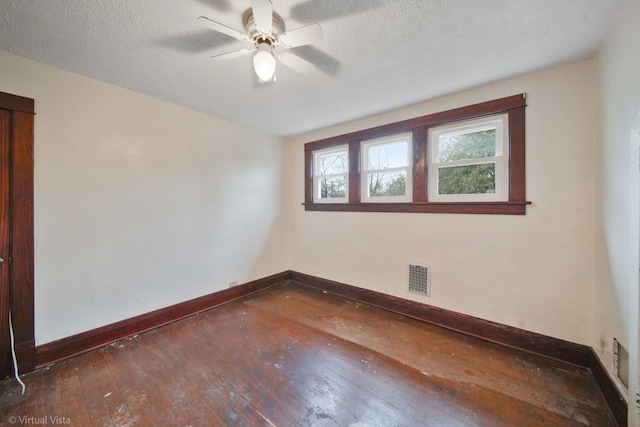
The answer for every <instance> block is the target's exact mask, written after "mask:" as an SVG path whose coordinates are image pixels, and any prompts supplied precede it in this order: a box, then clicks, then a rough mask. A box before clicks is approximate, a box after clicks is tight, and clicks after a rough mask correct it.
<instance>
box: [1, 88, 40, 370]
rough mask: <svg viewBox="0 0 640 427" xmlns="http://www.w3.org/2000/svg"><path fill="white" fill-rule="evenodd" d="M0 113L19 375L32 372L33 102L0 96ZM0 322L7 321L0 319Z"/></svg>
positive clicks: (13, 314) (12, 310) (13, 321)
mask: <svg viewBox="0 0 640 427" xmlns="http://www.w3.org/2000/svg"><path fill="white" fill-rule="evenodd" d="M0 109H3V110H9V111H10V112H11V121H10V125H9V126H10V129H9V145H10V148H9V151H10V159H9V163H10V172H9V224H10V230H9V246H10V254H9V258H8V261H9V310H11V317H12V323H13V330H14V342H15V352H16V359H17V362H18V367H19V369H20V373H26V372H31V371H33V370H34V369H35V327H34V220H33V217H34V214H33V164H34V156H33V148H34V116H35V102H34V100H33V99H30V98H25V97H22V96H17V95H12V94H8V93H4V92H0ZM0 321H2V322H6V321H8V319H0Z"/></svg>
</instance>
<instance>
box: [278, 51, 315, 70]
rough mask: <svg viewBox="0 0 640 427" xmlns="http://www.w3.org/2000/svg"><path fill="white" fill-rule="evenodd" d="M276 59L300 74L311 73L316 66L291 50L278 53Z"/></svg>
mask: <svg viewBox="0 0 640 427" xmlns="http://www.w3.org/2000/svg"><path fill="white" fill-rule="evenodd" d="M278 59H279V60H280V62H282V63H283V64H284V65H286V66H287V67H289V68H291V69H292V70H295V71H297V72H299V73H300V74H309V73H311V72H312V71H313V70H314V69H315V68H316V66H315V65H313V64H312V63H311V62H309V61H306V60H304V59H302V58H300V57H299V56H296V55H294V54H293V53H291V52H282V53H280V54H279V55H278Z"/></svg>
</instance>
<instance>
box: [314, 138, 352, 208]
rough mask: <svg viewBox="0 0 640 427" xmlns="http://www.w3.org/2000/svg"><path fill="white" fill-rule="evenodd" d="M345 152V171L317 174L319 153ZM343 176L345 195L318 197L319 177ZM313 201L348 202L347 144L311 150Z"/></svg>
mask: <svg viewBox="0 0 640 427" xmlns="http://www.w3.org/2000/svg"><path fill="white" fill-rule="evenodd" d="M341 152H346V154H347V170H346V172H345V173H338V174H327V175H319V174H318V171H319V170H320V168H319V165H318V159H319V158H320V156H321V155H327V154H331V153H341ZM333 177H344V178H345V197H325V198H322V197H320V185H319V183H320V179H321V178H333ZM313 202H314V203H348V202H349V145H348V144H344V145H338V146H335V147H329V148H323V149H320V150H314V151H313Z"/></svg>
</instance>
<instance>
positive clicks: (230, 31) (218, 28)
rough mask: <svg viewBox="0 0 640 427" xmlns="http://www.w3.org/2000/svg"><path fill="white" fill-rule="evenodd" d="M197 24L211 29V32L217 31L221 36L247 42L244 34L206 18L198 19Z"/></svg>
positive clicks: (247, 38)
mask: <svg viewBox="0 0 640 427" xmlns="http://www.w3.org/2000/svg"><path fill="white" fill-rule="evenodd" d="M198 22H200V23H201V24H202V25H204V26H205V27H207V28H211V29H212V30H213V31H217V32H219V33H222V34H226V35H228V36H231V37H235V38H236V39H238V40H249V37H248V36H247V35H246V34H245V33H241V32H240V31H238V30H234V29H233V28H231V27H227V26H226V25H224V24H221V23H219V22H216V21H214V20H212V19H209V18H207V17H206V16H201V17H199V18H198Z"/></svg>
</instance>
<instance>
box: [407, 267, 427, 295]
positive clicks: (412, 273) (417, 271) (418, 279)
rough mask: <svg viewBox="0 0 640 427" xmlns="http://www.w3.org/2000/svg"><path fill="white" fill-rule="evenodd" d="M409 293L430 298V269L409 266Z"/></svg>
mask: <svg viewBox="0 0 640 427" xmlns="http://www.w3.org/2000/svg"><path fill="white" fill-rule="evenodd" d="M409 292H413V293H417V294H422V295H426V296H431V268H430V267H429V266H428V265H413V264H409Z"/></svg>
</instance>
